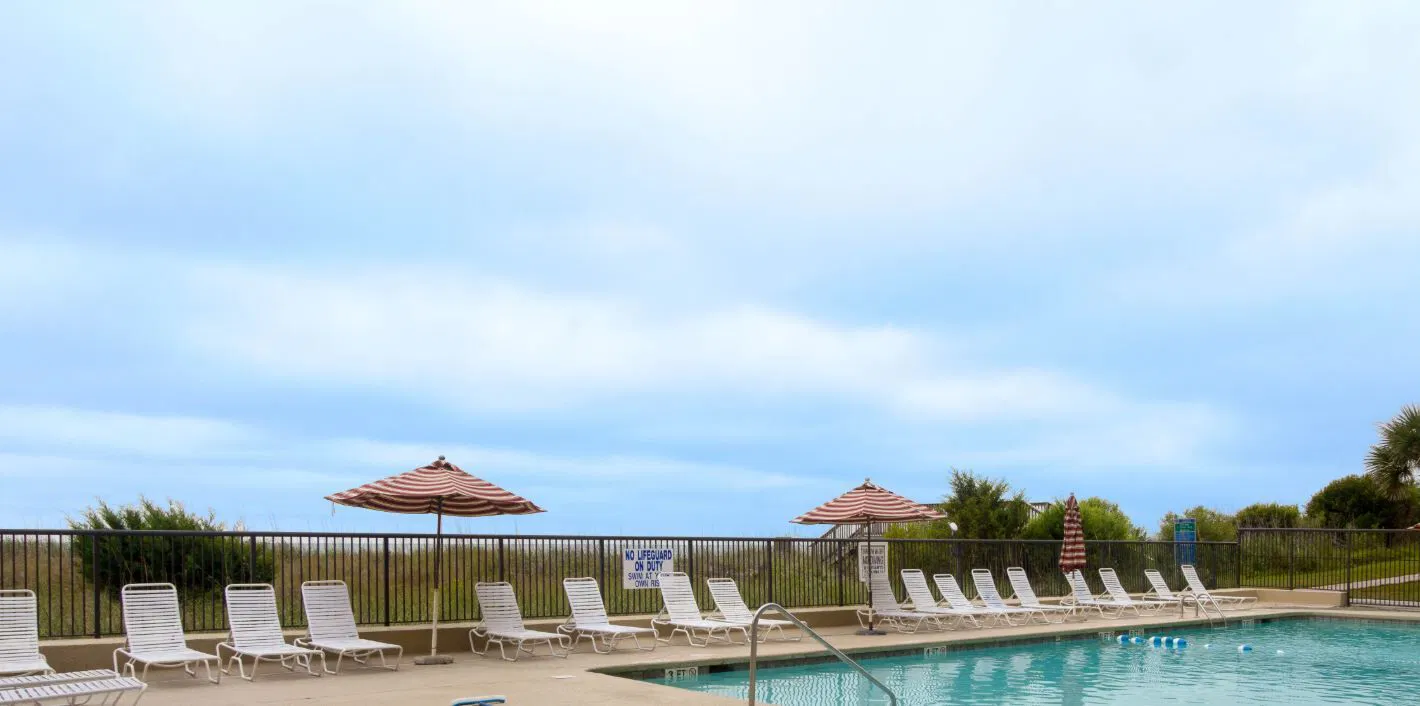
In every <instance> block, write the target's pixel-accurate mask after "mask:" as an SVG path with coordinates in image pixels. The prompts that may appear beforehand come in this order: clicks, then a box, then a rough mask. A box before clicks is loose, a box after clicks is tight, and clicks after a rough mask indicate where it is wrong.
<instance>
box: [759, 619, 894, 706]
mask: <svg viewBox="0 0 1420 706" xmlns="http://www.w3.org/2000/svg"><path fill="white" fill-rule="evenodd" d="M770 610H773V611H776V612H778V613H779V614H780V615H782V616H784V618H785V619H787V620H788V621H789V622H791V623H793V624H794V625H796V626H798V628H799V629H800V630H803V631H804V634H805V635H808V636H809V637H812V638H813V639H814V641H815V642H817V643H818V644H820V645H823V648H824V649H825V650H828V651H829V653H830V654H832V655H833V656H834V657H837V658H838V659H839V661H841V662H843V663H844V664H846V665H848V666H850V667H852V668H853V669H855V670H857V672H858V673H859V674H861V675H863V677H864V678H865V679H867V680H868V681H869V682H870V683H872V685H873V686H876V687H878V688H879V689H882V690H883V693H885V694H887V697H888V703H889V704H891V706H897V694H894V693H892V689H889V688H887V685H886V684H883V683H882V682H880V681H878V678H877V677H875V676H873V675H872V674H870V673H868V670H866V669H863V665H861V664H858V663H857V662H855V661H853V658H851V657H849V656H848V655H846V654H843V652H842V651H841V650H839V649H838V648H837V647H834V646H833V645H830V644H828V641H827V640H825V639H823V636H822V635H820V634H818V633H816V632H814V631H813V628H810V627H809V626H808V625H805V624H804V621H802V620H799V619H798V618H797V617H795V616H794V614H793V613H790V612H789V611H787V610H785V609H784V606H781V605H779V604H778V603H765V604H764V605H762V606H760V607H759V610H756V611H755V612H754V618H753V619H752V620H750V621H749V706H754V705H755V703H756V701H755V700H754V696H755V694H754V683H755V678H756V677H755V674H756V669H755V664H756V662H758V660H759V618H760V616H762V615H764V614H765V612H767V611H770Z"/></svg>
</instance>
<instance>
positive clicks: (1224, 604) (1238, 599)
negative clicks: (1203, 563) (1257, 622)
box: [1179, 564, 1257, 610]
mask: <svg viewBox="0 0 1420 706" xmlns="http://www.w3.org/2000/svg"><path fill="white" fill-rule="evenodd" d="M1179 569H1181V570H1182V571H1183V580H1185V581H1187V582H1188V592H1189V593H1190V594H1192V595H1193V597H1194V598H1196V599H1198V600H1201V601H1204V602H1211V603H1213V605H1215V606H1217V607H1218V609H1219V610H1223V609H1228V610H1242V609H1244V608H1247V607H1248V606H1251V605H1252V604H1254V603H1257V599H1256V598H1253V597H1252V596H1217V595H1214V594H1212V593H1210V592H1209V591H1208V587H1207V586H1204V585H1203V579H1202V578H1199V576H1198V569H1196V568H1194V566H1193V565H1192V564H1184V565H1183V566H1180V567H1179Z"/></svg>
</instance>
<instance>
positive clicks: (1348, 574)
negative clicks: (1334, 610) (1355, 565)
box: [1342, 532, 1351, 608]
mask: <svg viewBox="0 0 1420 706" xmlns="http://www.w3.org/2000/svg"><path fill="white" fill-rule="evenodd" d="M1345 536H1346V595H1345V597H1344V598H1343V599H1342V601H1343V602H1344V603H1345V604H1346V607H1347V608H1350V607H1351V533H1350V532H1347V533H1346V535H1345Z"/></svg>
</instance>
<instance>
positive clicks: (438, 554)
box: [414, 498, 454, 664]
mask: <svg viewBox="0 0 1420 706" xmlns="http://www.w3.org/2000/svg"><path fill="white" fill-rule="evenodd" d="M434 513H435V515H437V516H438V519H437V520H435V522H436V524H435V528H436V529H435V530H434V532H435V534H434V605H433V610H432V613H433V616H434V626H433V629H432V630H431V632H430V633H429V654H428V656H426V657H418V658H416V659H415V660H414V663H415V664H450V663H452V662H453V661H454V658H453V657H450V656H448V655H440V654H439V605H440V604H441V603H442V601H440V600H439V587H440V584H442V583H443V580H444V499H443V498H439V499H438V500H437V501H435V503H434Z"/></svg>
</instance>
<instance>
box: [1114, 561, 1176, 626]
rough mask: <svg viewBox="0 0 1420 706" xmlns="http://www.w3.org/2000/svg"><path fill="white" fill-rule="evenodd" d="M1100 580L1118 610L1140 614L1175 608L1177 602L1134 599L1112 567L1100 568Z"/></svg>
mask: <svg viewBox="0 0 1420 706" xmlns="http://www.w3.org/2000/svg"><path fill="white" fill-rule="evenodd" d="M1100 581H1102V582H1104V590H1105V591H1106V592H1107V593H1109V597H1110V598H1111V599H1112V600H1114V602H1115V603H1118V604H1119V605H1120V606H1121V607H1120V610H1133V611H1134V614H1135V615H1142V614H1143V611H1146V610H1147V611H1152V612H1155V613H1157V612H1159V611H1160V610H1162V609H1164V608H1170V607H1173V608H1176V607H1178V602H1177V601H1174V602H1169V601H1161V600H1158V599H1154V598H1140V599H1135V598H1134V597H1133V596H1131V595H1129V592H1128V591H1126V590H1124V584H1122V583H1120V581H1119V574H1116V573H1115V572H1114V569H1111V568H1109V567H1105V568H1103V569H1100Z"/></svg>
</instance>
